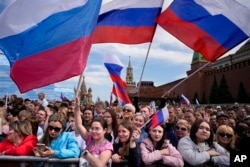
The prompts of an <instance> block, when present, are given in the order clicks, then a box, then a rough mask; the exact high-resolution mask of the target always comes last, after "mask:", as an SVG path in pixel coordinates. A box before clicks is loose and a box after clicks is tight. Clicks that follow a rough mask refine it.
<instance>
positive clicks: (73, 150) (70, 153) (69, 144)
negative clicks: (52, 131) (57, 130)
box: [50, 132, 80, 159]
mask: <svg viewBox="0 0 250 167" xmlns="http://www.w3.org/2000/svg"><path fill="white" fill-rule="evenodd" d="M50 148H51V149H52V150H54V151H55V154H54V155H53V156H52V157H53V158H60V159H63V158H78V157H79V155H80V149H79V147H78V145H77V141H76V140H75V137H74V135H73V133H71V132H62V133H61V134H60V135H59V136H58V137H57V138H56V139H55V140H52V142H51V144H50Z"/></svg>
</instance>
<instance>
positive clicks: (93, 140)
mask: <svg viewBox="0 0 250 167" xmlns="http://www.w3.org/2000/svg"><path fill="white" fill-rule="evenodd" d="M80 112H81V111H80V100H79V98H76V104H75V123H76V128H77V129H78V131H79V133H80V135H81V136H82V138H83V139H84V140H85V141H86V145H87V148H86V150H84V151H83V153H82V155H81V156H82V157H81V158H80V166H81V167H82V166H88V167H89V166H103V167H104V166H107V165H108V161H109V159H110V158H111V155H112V152H113V145H112V143H111V142H109V141H108V140H107V139H106V138H105V135H106V132H107V127H108V125H107V122H106V121H105V120H104V119H103V118H96V119H94V120H93V122H92V123H91V127H90V128H89V131H87V129H86V128H85V127H84V126H83V125H82V119H81V115H80Z"/></svg>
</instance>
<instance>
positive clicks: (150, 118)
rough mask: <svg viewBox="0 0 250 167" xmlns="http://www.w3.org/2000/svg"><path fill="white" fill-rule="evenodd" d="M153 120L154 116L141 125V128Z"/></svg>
mask: <svg viewBox="0 0 250 167" xmlns="http://www.w3.org/2000/svg"><path fill="white" fill-rule="evenodd" d="M151 120H152V117H151V118H150V119H149V120H148V121H147V122H145V123H144V124H143V125H142V126H141V129H142V128H144V127H145V126H146V125H147V124H148V123H149V122H150V121H151Z"/></svg>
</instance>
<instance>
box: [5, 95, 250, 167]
mask: <svg viewBox="0 0 250 167" xmlns="http://www.w3.org/2000/svg"><path fill="white" fill-rule="evenodd" d="M163 102H164V100H163ZM164 105H167V108H168V112H169V118H168V120H166V121H165V122H164V123H163V124H160V125H158V126H156V127H151V123H150V119H151V118H152V116H153V114H154V109H152V108H151V107H150V106H148V105H140V106H139V105H138V104H136V103H133V104H125V105H123V106H121V105H119V104H115V105H112V106H105V105H104V103H103V102H101V101H98V102H96V103H95V104H94V105H90V106H88V105H82V104H81V100H80V99H79V98H78V97H77V98H75V99H72V100H64V101H47V100H46V97H45V94H44V93H39V94H38V99H37V100H30V99H23V98H21V97H17V96H16V95H11V97H10V99H8V100H7V99H4V98H2V99H1V98H0V155H13V156H27V155H29V156H38V157H53V158H59V159H65V158H80V161H79V166H81V167H84V166H86V167H87V166H92V167H97V166H101V167H104V166H109V167H111V166H112V167H117V166H120V165H121V164H122V163H124V162H126V165H127V166H128V167H160V166H172V167H183V166H184V167H192V166H195V167H199V166H200V167H203V166H204V167H226V166H230V153H231V152H232V151H234V152H246V151H247V148H249V143H250V140H249V139H250V130H249V127H250V104H242V105H241V104H238V103H234V104H232V105H227V106H222V105H218V106H210V105H200V106H193V105H190V106H186V105H184V106H176V105H171V104H166V103H165V102H164V104H163V105H162V104H160V105H159V106H164ZM57 165H58V164H54V166H57ZM36 166H43V164H42V163H36ZM58 166H60V165H58Z"/></svg>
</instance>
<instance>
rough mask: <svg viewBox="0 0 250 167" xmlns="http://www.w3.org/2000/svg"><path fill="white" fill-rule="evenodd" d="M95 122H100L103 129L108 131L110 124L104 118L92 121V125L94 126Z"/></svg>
mask: <svg viewBox="0 0 250 167" xmlns="http://www.w3.org/2000/svg"><path fill="white" fill-rule="evenodd" d="M93 122H99V123H100V124H101V126H102V128H103V129H107V128H108V124H107V122H106V120H105V119H104V118H102V117H97V118H95V119H94V120H93V121H92V123H91V125H92V124H93Z"/></svg>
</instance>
